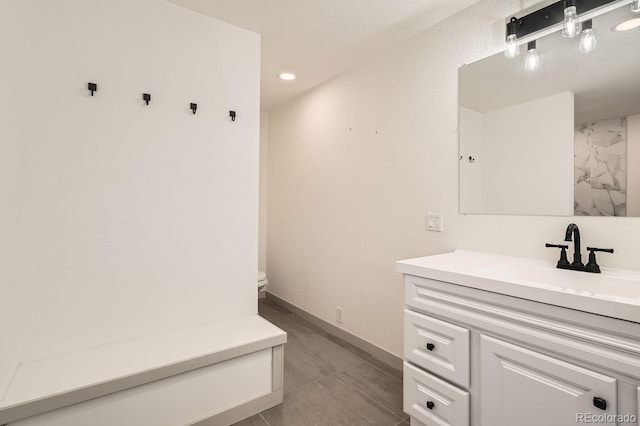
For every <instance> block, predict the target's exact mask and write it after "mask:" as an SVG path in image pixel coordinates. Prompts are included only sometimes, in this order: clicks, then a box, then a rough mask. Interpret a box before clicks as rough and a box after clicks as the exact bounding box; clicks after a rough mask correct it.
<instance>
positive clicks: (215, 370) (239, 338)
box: [0, 315, 287, 426]
mask: <svg viewBox="0 0 640 426" xmlns="http://www.w3.org/2000/svg"><path fill="white" fill-rule="evenodd" d="M286 338H287V337H286V333H285V332H284V331H282V330H280V329H279V328H277V327H276V326H274V325H273V324H271V323H269V322H268V321H266V320H264V319H263V318H261V317H259V316H258V315H250V316H246V317H241V318H236V319H233V320H229V321H224V322H219V323H214V324H209V325H205V326H200V327H195V328H189V329H186V330H181V331H176V332H172V333H167V334H163V335H157V336H151V337H147V338H144V339H139V340H133V341H127V342H122V343H118V344H115V345H109V346H103V347H98V348H93V349H87V350H84V351H80V352H75V353H71V354H66V355H63V356H57V357H52V358H47V359H42V360H37V361H31V362H26V363H21V364H19V365H18V367H17V368H16V371H15V373H14V376H13V379H12V381H11V383H10V385H9V387H8V389H7V391H6V393H5V396H4V398H3V400H2V401H1V402H0V425H4V424H8V425H10V426H39V425H43V426H44V425H46V426H84V425H91V426H101V425H105V426H107V425H108V426H113V425H118V426H126V425H131V426H141V425H142V426H144V425H154V426H162V425H166V426H182V425H196V424H197V425H200V426H204V425H218V424H219V425H227V424H230V423H233V422H235V421H239V420H241V419H243V418H245V417H248V416H250V415H253V414H255V413H257V412H260V411H262V410H264V409H267V408H270V407H272V406H274V405H277V404H279V403H281V402H282V368H283V359H284V358H283V356H284V351H283V345H284V343H285V342H286Z"/></svg>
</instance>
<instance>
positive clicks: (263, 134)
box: [258, 111, 269, 278]
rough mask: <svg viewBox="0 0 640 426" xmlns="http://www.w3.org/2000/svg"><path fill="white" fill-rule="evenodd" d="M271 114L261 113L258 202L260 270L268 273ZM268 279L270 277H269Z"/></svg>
mask: <svg viewBox="0 0 640 426" xmlns="http://www.w3.org/2000/svg"><path fill="white" fill-rule="evenodd" d="M268 160H269V113H268V112H266V111H260V185H259V187H260V192H259V200H258V231H259V234H258V270H260V271H262V272H265V273H266V272H267V198H268V191H267V189H268V187H269V185H268V181H269V178H268V176H269V175H268V167H269V161H268ZM267 278H268V277H267Z"/></svg>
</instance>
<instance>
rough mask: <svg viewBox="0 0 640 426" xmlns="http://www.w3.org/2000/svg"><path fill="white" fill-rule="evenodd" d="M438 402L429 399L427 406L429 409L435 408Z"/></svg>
mask: <svg viewBox="0 0 640 426" xmlns="http://www.w3.org/2000/svg"><path fill="white" fill-rule="evenodd" d="M435 406H436V404H434V403H433V401H427V408H428V409H429V410H433V407H435Z"/></svg>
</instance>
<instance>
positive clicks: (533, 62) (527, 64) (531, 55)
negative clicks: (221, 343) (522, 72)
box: [524, 49, 540, 72]
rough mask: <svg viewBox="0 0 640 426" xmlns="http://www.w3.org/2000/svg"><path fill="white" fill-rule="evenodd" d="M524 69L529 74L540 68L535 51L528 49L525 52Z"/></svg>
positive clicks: (538, 58) (538, 57)
mask: <svg viewBox="0 0 640 426" xmlns="http://www.w3.org/2000/svg"><path fill="white" fill-rule="evenodd" d="M524 68H525V69H526V70H527V71H531V72H533V71H535V70H537V69H538V68H540V56H539V55H538V51H537V50H536V49H529V51H528V52H527V60H526V61H524Z"/></svg>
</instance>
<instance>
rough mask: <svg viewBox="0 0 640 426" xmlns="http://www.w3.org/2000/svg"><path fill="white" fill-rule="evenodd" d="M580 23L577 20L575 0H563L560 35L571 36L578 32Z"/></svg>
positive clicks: (580, 26)
mask: <svg viewBox="0 0 640 426" xmlns="http://www.w3.org/2000/svg"><path fill="white" fill-rule="evenodd" d="M581 28H582V24H580V21H579V20H578V13H577V11H576V0H564V21H563V22H562V36H563V37H567V38H573V37H575V36H577V35H578V34H580V29H581Z"/></svg>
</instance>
